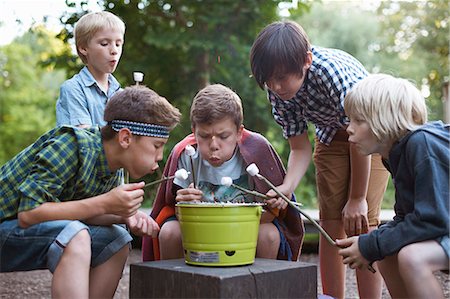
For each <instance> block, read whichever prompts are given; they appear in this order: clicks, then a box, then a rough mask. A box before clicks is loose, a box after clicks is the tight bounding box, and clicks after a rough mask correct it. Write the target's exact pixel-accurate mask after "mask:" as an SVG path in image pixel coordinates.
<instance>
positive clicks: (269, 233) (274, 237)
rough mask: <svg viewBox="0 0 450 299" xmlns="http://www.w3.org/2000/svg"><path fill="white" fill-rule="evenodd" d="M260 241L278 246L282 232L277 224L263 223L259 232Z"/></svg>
mask: <svg viewBox="0 0 450 299" xmlns="http://www.w3.org/2000/svg"><path fill="white" fill-rule="evenodd" d="M258 242H261V243H264V244H266V245H270V246H272V245H277V246H278V245H279V244H280V233H279V232H278V229H277V228H276V226H275V225H273V224H272V223H264V224H261V225H260V227H259V232H258Z"/></svg>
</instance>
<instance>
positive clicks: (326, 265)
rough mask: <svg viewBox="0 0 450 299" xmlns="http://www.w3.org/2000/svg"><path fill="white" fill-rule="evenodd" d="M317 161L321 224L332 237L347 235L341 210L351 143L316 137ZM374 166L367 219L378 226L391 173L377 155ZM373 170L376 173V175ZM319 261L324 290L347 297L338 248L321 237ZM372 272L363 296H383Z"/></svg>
mask: <svg viewBox="0 0 450 299" xmlns="http://www.w3.org/2000/svg"><path fill="white" fill-rule="evenodd" d="M378 158H379V156H378ZM378 158H376V159H378ZM314 163H315V166H316V183H317V192H318V198H319V204H320V219H321V224H322V226H323V228H324V229H325V231H327V232H328V234H329V235H330V236H331V238H332V239H336V238H344V237H345V232H344V227H343V223H342V221H341V217H342V216H341V213H342V209H343V207H344V206H345V203H346V202H347V199H348V186H349V184H350V155H349V143H348V142H346V141H339V140H336V141H333V142H332V143H331V144H330V145H329V146H326V145H324V144H321V143H320V142H318V141H317V138H316V146H315V150H314ZM372 167H373V168H374V170H375V171H372V172H371V178H370V181H369V190H368V196H367V197H368V208H369V212H368V218H369V225H370V226H376V225H378V217H379V212H380V205H381V200H382V198H383V194H384V191H385V189H386V185H387V179H388V175H389V174H388V172H387V171H386V169H385V168H384V166H383V165H382V163H381V160H379V161H378V160H377V161H375V162H374V157H372ZM372 173H374V175H373V176H372ZM319 260H320V273H321V278H322V287H323V293H324V294H326V295H330V296H333V297H335V298H343V297H344V296H345V266H344V264H343V263H342V258H341V257H340V256H339V255H338V253H337V249H336V247H334V246H332V245H330V244H328V242H327V241H326V240H325V238H323V237H322V236H321V237H320V242H319ZM369 273H370V272H369ZM370 274H371V275H368V274H366V273H363V276H365V277H364V278H363V279H366V281H364V282H363V284H364V286H362V288H360V296H361V298H366V297H371V298H374V297H378V298H379V297H381V291H382V278H381V276H380V274H379V273H378V274H376V275H373V274H372V273H370ZM360 280H361V279H360Z"/></svg>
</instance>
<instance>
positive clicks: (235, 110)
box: [143, 84, 304, 261]
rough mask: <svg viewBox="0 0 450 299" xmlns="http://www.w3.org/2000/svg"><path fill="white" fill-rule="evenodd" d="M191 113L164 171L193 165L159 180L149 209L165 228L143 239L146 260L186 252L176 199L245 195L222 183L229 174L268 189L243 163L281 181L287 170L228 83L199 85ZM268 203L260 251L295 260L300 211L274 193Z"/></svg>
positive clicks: (251, 185) (238, 180)
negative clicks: (251, 126)
mask: <svg viewBox="0 0 450 299" xmlns="http://www.w3.org/2000/svg"><path fill="white" fill-rule="evenodd" d="M190 118H191V127H192V132H193V133H192V134H190V135H189V136H187V137H186V138H185V139H183V140H182V141H181V142H179V143H178V144H177V145H176V146H175V147H174V149H173V150H172V153H171V155H170V157H169V159H168V162H167V164H166V167H165V169H164V174H165V175H166V176H169V175H172V174H173V173H174V172H175V171H176V170H177V169H181V168H184V169H191V158H192V162H193V163H192V166H193V171H192V172H191V175H190V177H189V178H188V180H187V181H181V180H177V179H175V180H174V181H173V182H166V183H163V184H162V185H161V187H160V189H159V191H158V194H157V197H156V200H155V203H154V205H153V209H152V213H151V216H152V217H153V218H154V219H156V221H157V222H158V224H159V225H160V226H161V230H160V233H159V237H158V239H153V240H151V239H150V238H144V239H143V259H144V260H154V259H174V258H182V257H183V246H182V239H181V230H180V224H179V222H178V221H177V219H176V217H175V216H174V214H175V212H174V207H175V204H176V203H177V202H178V201H209V202H214V201H216V200H218V201H232V202H242V201H243V200H245V197H246V196H243V195H242V193H241V191H239V190H237V189H234V188H232V187H231V189H230V187H226V186H222V185H221V179H222V177H231V179H233V183H234V184H236V185H240V186H241V187H244V188H250V189H255V190H256V191H259V192H260V193H266V192H268V188H267V186H266V185H265V184H264V183H263V182H260V181H259V180H254V179H253V177H249V176H248V175H247V173H246V170H245V169H246V167H247V166H248V165H250V164H251V163H255V164H257V165H258V166H259V168H260V169H261V173H263V174H265V175H267V177H268V178H269V179H270V180H271V181H273V182H275V183H278V184H280V183H281V182H282V181H283V177H284V175H285V171H284V167H283V165H282V162H281V161H280V159H279V156H278V155H277V153H276V152H275V150H274V149H273V147H272V146H271V145H270V143H269V142H268V141H267V139H265V138H264V137H263V136H261V135H260V134H257V133H254V132H251V131H249V130H246V129H244V126H243V112H242V104H241V99H240V98H239V96H238V95H237V94H236V93H235V92H233V91H232V90H231V89H229V88H228V87H225V86H223V85H220V84H214V85H209V86H207V87H205V88H204V89H202V90H200V91H199V92H198V93H197V95H196V96H195V97H194V100H193V103H192V106H191V112H190ZM192 147H193V148H192ZM194 148H196V150H195V149H194ZM188 149H192V150H194V151H195V153H194V154H193V153H189V150H188ZM192 154H193V155H192ZM193 175H194V176H193ZM194 183H195V185H194ZM252 201H253V200H252ZM266 203H267V205H268V207H269V208H268V212H266V213H263V215H262V217H261V223H260V227H259V233H258V242H257V248H256V256H257V257H261V258H271V259H276V258H278V259H286V260H293V261H296V260H297V259H298V256H299V254H300V248H301V244H302V241H303V232H304V229H303V223H302V220H301V218H300V216H299V214H298V213H297V212H296V210H295V209H292V208H291V207H288V206H287V203H286V202H284V201H283V200H282V199H278V198H271V199H269V200H267V201H266ZM152 242H153V243H155V244H158V246H154V244H152Z"/></svg>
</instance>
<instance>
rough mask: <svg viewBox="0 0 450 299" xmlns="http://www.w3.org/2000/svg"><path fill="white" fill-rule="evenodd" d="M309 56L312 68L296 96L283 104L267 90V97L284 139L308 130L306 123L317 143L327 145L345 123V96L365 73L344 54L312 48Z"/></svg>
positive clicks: (338, 51) (352, 59) (346, 119)
mask: <svg viewBox="0 0 450 299" xmlns="http://www.w3.org/2000/svg"><path fill="white" fill-rule="evenodd" d="M312 54H313V62H312V65H311V67H310V69H309V71H308V72H307V75H306V78H305V81H304V82H303V85H302V86H301V87H300V90H299V91H298V92H297V94H296V95H295V97H293V98H292V99H290V100H287V101H284V100H282V99H280V98H279V97H278V96H277V95H276V94H275V93H274V92H272V91H271V90H268V98H269V101H270V103H271V105H272V114H273V117H274V118H275V121H276V122H277V123H278V124H279V125H280V126H281V127H282V128H283V136H284V137H285V138H289V137H292V136H296V135H300V134H302V133H303V132H305V131H306V130H307V129H308V125H307V123H308V122H312V123H313V124H314V125H315V127H316V135H317V137H318V139H319V141H320V142H322V143H324V144H327V145H328V144H330V143H331V141H332V140H333V137H334V135H335V134H336V132H337V131H338V130H339V129H342V128H343V127H344V126H345V125H347V124H348V118H347V117H346V115H345V113H344V97H345V95H346V94H347V92H348V91H349V90H350V88H351V87H352V86H353V85H354V84H355V83H356V82H358V81H359V80H361V79H363V78H364V77H366V76H367V75H368V73H367V71H366V70H365V68H364V66H363V65H362V64H361V63H360V62H359V61H358V60H356V59H355V58H354V57H352V56H350V55H349V54H347V53H345V52H343V51H340V50H336V49H326V48H319V47H313V48H312Z"/></svg>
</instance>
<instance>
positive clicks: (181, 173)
mask: <svg viewBox="0 0 450 299" xmlns="http://www.w3.org/2000/svg"><path fill="white" fill-rule="evenodd" d="M188 176H189V172H188V171H186V169H183V168H181V169H178V170H177V171H175V175H171V176H168V177H162V178H161V179H159V180H156V181H153V182H150V183H148V184H145V185H144V188H145V187H148V186H152V185H156V184H159V183H161V182H164V181H167V180H172V179H174V178H177V179H179V180H183V181H185V180H187V178H188Z"/></svg>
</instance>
